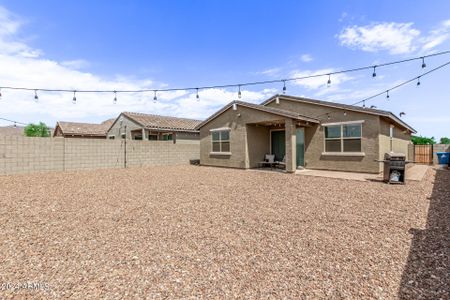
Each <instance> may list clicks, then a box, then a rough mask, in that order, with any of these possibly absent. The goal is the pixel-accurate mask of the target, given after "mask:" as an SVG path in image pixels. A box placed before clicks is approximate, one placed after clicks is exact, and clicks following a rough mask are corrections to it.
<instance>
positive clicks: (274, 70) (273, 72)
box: [256, 68, 281, 76]
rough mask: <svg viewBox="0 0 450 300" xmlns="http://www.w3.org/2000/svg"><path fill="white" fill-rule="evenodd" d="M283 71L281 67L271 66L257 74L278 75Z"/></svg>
mask: <svg viewBox="0 0 450 300" xmlns="http://www.w3.org/2000/svg"><path fill="white" fill-rule="evenodd" d="M280 71H281V68H270V69H267V70H263V71H260V72H256V74H258V75H259V74H260V75H267V76H277V75H278V74H279V73H280Z"/></svg>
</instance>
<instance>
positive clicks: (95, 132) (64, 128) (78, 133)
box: [53, 119, 114, 139]
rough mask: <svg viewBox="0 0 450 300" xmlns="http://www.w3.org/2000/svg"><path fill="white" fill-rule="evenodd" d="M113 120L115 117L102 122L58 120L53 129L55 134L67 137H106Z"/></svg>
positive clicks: (55, 135)
mask: <svg viewBox="0 0 450 300" xmlns="http://www.w3.org/2000/svg"><path fill="white" fill-rule="evenodd" d="M113 122H114V119H108V120H106V121H103V122H102V123H100V124H93V123H80V122H63V121H58V122H56V125H55V129H54V130H53V136H54V137H65V138H84V139H106V132H107V131H108V129H109V127H111V124H112V123H113Z"/></svg>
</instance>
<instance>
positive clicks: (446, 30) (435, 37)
mask: <svg viewBox="0 0 450 300" xmlns="http://www.w3.org/2000/svg"><path fill="white" fill-rule="evenodd" d="M449 38H450V19H449V20H445V21H443V22H441V23H440V24H439V26H438V27H437V28H435V29H434V30H432V31H430V33H429V34H428V36H426V37H423V38H422V39H421V40H420V42H421V43H422V44H423V45H422V50H423V51H427V50H430V49H432V48H435V47H437V46H439V45H441V44H442V43H444V42H445V41H446V40H448V39H449Z"/></svg>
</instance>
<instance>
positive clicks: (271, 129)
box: [246, 115, 318, 173]
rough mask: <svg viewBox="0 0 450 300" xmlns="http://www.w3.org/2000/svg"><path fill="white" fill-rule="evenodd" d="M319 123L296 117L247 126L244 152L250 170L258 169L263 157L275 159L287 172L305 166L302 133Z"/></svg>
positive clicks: (264, 121)
mask: <svg viewBox="0 0 450 300" xmlns="http://www.w3.org/2000/svg"><path fill="white" fill-rule="evenodd" d="M317 123H318V121H317V120H315V119H310V118H308V117H303V116H300V115H296V116H295V117H291V118H277V119H275V118H274V119H267V120H263V121H259V122H253V123H247V124H246V127H247V149H248V161H249V166H250V168H259V167H261V166H262V162H263V161H264V159H265V155H266V154H272V155H274V161H275V162H281V165H282V166H285V169H286V171H287V172H290V173H292V172H295V170H296V169H297V168H302V167H304V166H305V149H306V147H307V145H305V132H306V131H307V130H308V129H310V128H312V127H313V126H315V125H316V124H317Z"/></svg>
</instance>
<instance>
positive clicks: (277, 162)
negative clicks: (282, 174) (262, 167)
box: [275, 155, 286, 169]
mask: <svg viewBox="0 0 450 300" xmlns="http://www.w3.org/2000/svg"><path fill="white" fill-rule="evenodd" d="M275 166H276V167H282V168H284V169H286V155H285V156H283V160H282V161H276V162H275Z"/></svg>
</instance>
